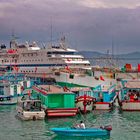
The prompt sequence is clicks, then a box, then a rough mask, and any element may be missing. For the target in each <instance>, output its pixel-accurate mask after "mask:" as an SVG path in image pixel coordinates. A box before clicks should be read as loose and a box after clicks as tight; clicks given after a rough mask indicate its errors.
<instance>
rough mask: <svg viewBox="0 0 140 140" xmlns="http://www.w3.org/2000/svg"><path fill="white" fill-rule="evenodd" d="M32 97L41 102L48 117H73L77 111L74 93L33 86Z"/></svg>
mask: <svg viewBox="0 0 140 140" xmlns="http://www.w3.org/2000/svg"><path fill="white" fill-rule="evenodd" d="M32 95H33V96H37V97H38V98H39V99H40V100H41V103H42V105H43V107H44V109H45V112H46V114H47V116H48V117H59V116H61V117H66V116H75V115H76V113H77V111H78V109H77V108H76V104H75V93H72V92H70V91H64V89H63V88H61V87H59V86H55V85H40V86H34V87H33V91H32Z"/></svg>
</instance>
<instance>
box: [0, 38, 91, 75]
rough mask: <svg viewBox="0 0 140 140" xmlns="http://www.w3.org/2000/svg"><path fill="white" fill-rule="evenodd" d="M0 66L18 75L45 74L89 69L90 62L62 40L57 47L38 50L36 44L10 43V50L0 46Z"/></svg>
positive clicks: (50, 46) (51, 46) (14, 41)
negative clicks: (55, 71) (57, 69)
mask: <svg viewBox="0 0 140 140" xmlns="http://www.w3.org/2000/svg"><path fill="white" fill-rule="evenodd" d="M0 64H1V67H3V66H5V67H7V68H8V69H10V68H11V69H13V70H16V71H17V72H18V73H46V72H47V71H48V70H49V69H51V68H64V67H66V66H68V67H71V68H80V67H81V68H82V67H84V68H90V62H89V61H88V60H85V58H84V57H83V56H82V55H79V54H77V51H76V50H74V49H70V48H69V47H68V46H67V44H66V43H65V38H62V39H61V41H60V43H59V44H58V45H52V44H51V45H49V46H48V47H47V48H40V47H39V46H38V45H37V43H36V42H33V43H32V44H28V43H25V44H24V45H20V44H17V42H16V40H12V41H11V42H10V48H9V49H7V48H6V47H5V46H1V49H0Z"/></svg>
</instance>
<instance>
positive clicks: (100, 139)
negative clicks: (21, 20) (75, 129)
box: [51, 135, 110, 140]
mask: <svg viewBox="0 0 140 140" xmlns="http://www.w3.org/2000/svg"><path fill="white" fill-rule="evenodd" d="M51 140H110V136H103V137H99V136H98V137H73V136H72V137H70V136H58V135H56V136H54V137H53V138H52V139H51Z"/></svg>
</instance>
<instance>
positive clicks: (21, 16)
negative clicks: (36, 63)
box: [0, 0, 140, 54]
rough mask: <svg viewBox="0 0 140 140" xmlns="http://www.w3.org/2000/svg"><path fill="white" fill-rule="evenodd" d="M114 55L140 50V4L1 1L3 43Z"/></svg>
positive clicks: (123, 0) (139, 0)
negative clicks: (60, 43)
mask: <svg viewBox="0 0 140 140" xmlns="http://www.w3.org/2000/svg"><path fill="white" fill-rule="evenodd" d="M51 23H52V38H53V40H55V41H56V40H57V39H58V38H60V37H61V36H63V35H65V36H66V39H67V42H68V43H69V45H70V46H71V47H72V48H75V49H78V50H91V51H99V52H103V53H105V52H107V50H110V52H111V50H112V42H113V44H114V45H113V46H114V53H115V54H117V53H128V52H131V51H139V49H140V0H0V42H1V43H4V42H6V43H7V42H9V41H10V38H11V35H12V33H14V34H15V35H16V36H18V37H19V39H18V41H19V42H24V41H29V42H32V41H37V42H39V43H40V42H43V43H48V42H50V41H51Z"/></svg>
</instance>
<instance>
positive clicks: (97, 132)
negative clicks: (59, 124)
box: [51, 125, 112, 136]
mask: <svg viewBox="0 0 140 140" xmlns="http://www.w3.org/2000/svg"><path fill="white" fill-rule="evenodd" d="M111 130H112V127H111V126H110V125H109V126H104V127H100V128H85V129H82V128H70V127H65V128H51V131H53V132H55V133H56V134H58V135H66V136H107V135H110V131H111Z"/></svg>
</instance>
